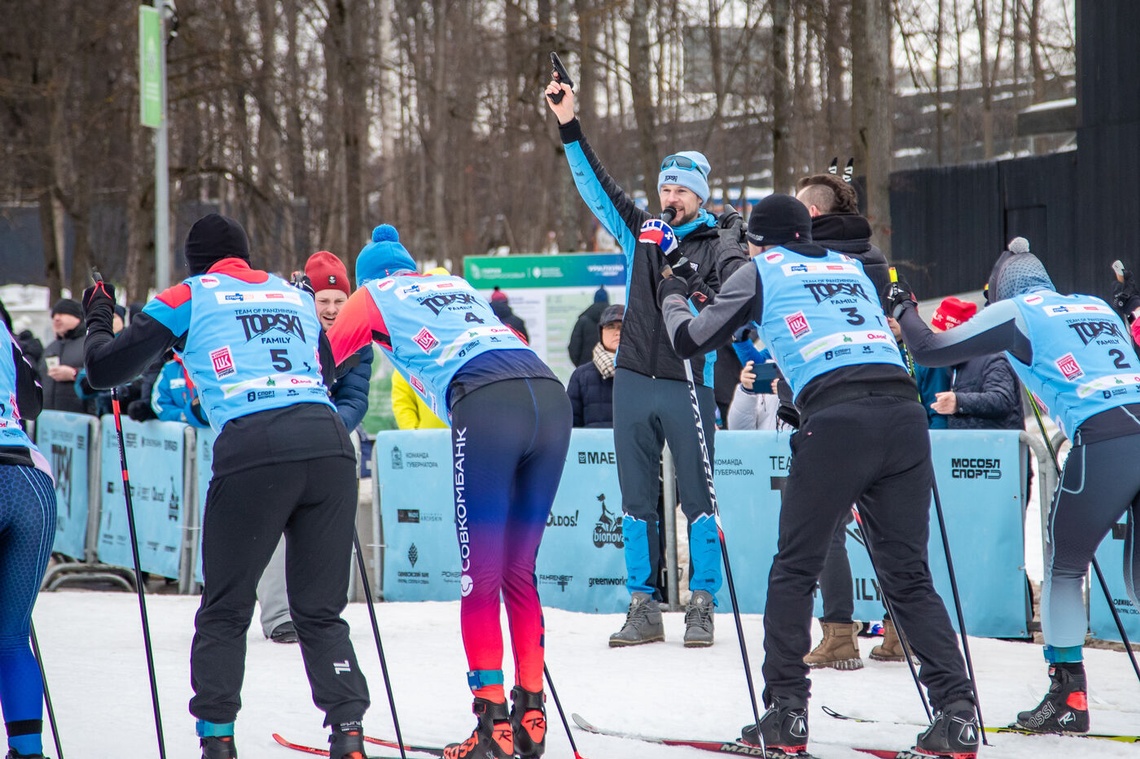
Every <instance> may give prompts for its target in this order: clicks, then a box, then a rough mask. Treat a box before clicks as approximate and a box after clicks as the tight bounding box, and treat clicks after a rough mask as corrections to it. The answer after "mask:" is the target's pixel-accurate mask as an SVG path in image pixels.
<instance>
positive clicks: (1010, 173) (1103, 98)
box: [891, 0, 1140, 297]
mask: <svg viewBox="0 0 1140 759" xmlns="http://www.w3.org/2000/svg"><path fill="white" fill-rule="evenodd" d="M1076 3H1077V4H1076V11H1077V100H1076V124H1075V126H1076V133H1077V149H1076V150H1071V151H1065V152H1060V153H1053V154H1050V155H1043V156H1033V157H1029V158H1018V159H1011V160H1006V161H994V162H987V163H977V164H970V165H965V166H953V167H944V168H932V169H919V170H914V171H900V172H895V173H893V174H892V175H891V218H892V223H893V239H892V257H893V259H894V263H895V265H896V266H898V268H899V271H900V273H901V275H902V276H904V277H905V278H906V279H907V280H908V281H909V282H910V283H911V284H912V285H913V286H914V288H915V289H916V290H917V291H918V294H919V296H920V297H936V296H939V295H942V294H946V293H953V292H964V291H969V290H977V289H979V288H980V287H981V286H982V284H983V283H984V282H985V280H986V279H987V277H988V276H989V272H990V268H991V267H992V266H993V263H994V261H995V260H996V259H997V256H998V254H999V253H1000V252H1001V250H1002V249H1003V247H1004V246H1005V243H1006V242H1008V241H1009V239H1010V238H1012V237H1014V236H1017V235H1021V236H1024V237H1025V238H1027V239H1028V240H1029V241H1030V245H1031V247H1032V249H1033V251H1034V252H1035V253H1037V254H1038V255H1039V256H1040V257H1041V259H1042V260H1043V261H1044V262H1045V264H1046V266H1047V267H1048V268H1049V273H1050V275H1051V276H1052V277H1053V280H1054V282H1055V283H1056V284H1057V287H1058V289H1059V290H1061V291H1062V292H1071V291H1076V292H1084V293H1090V294H1094V295H1100V296H1102V297H1103V296H1107V295H1108V294H1109V292H1110V289H1111V281H1112V272H1111V270H1110V268H1109V267H1110V265H1111V263H1112V261H1114V260H1115V259H1118V258H1119V259H1121V260H1123V261H1124V262H1125V264H1126V265H1128V266H1130V267H1131V268H1133V269H1135V270H1140V46H1137V45H1136V44H1135V41H1134V39H1133V37H1132V30H1135V29H1137V28H1140V3H1138V2H1135V0H1076ZM1070 108H1071V107H1070ZM1057 111H1058V115H1060V116H1062V118H1058V119H1056V123H1059V124H1063V123H1064V118H1063V115H1064V108H1058V109H1057ZM1040 116H1041V114H1037V118H1034V119H1027V120H1024V121H1025V122H1026V123H1030V122H1034V123H1041V122H1042V121H1043V120H1042V119H1041V118H1040ZM1021 121H1022V120H1019V123H1021ZM1070 128H1071V127H1070Z"/></svg>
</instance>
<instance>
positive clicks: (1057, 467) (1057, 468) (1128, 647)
mask: <svg viewBox="0 0 1140 759" xmlns="http://www.w3.org/2000/svg"><path fill="white" fill-rule="evenodd" d="M1025 394H1026V395H1027V396H1029V405H1030V406H1031V407H1032V408H1033V416H1034V417H1036V418H1037V426H1038V427H1039V428H1040V429H1041V438H1042V439H1043V440H1044V441H1045V447H1046V448H1047V449H1048V450H1049V455H1050V456H1051V457H1052V461H1053V471H1054V472H1056V473H1057V482H1058V484H1059V483H1060V480H1061V464H1060V462H1059V461H1057V451H1056V450H1054V448H1053V444H1052V443H1051V442H1049V436H1048V434H1046V432H1045V422H1044V421H1043V420H1042V419H1041V409H1040V407H1039V406H1038V405H1037V399H1036V398H1034V397H1033V393H1031V392H1030V391H1029V388H1025ZM1090 563H1091V564H1092V568H1093V572H1095V573H1096V579H1097V582H1098V583H1099V584H1100V589H1101V591H1103V592H1104V600H1105V601H1107V602H1108V610H1109V611H1110V612H1112V621H1113V622H1115V623H1116V629H1117V631H1119V632H1120V640H1121V642H1122V643H1124V650H1125V651H1127V652H1128V659H1129V661H1131V662H1132V670H1133V671H1134V672H1135V673H1136V678H1137V679H1138V680H1140V664H1137V662H1136V652H1134V651H1133V650H1132V641H1130V640H1129V639H1128V633H1127V632H1125V631H1124V622H1123V621H1122V620H1121V619H1120V614H1119V613H1117V611H1116V604H1114V603H1113V602H1112V591H1110V590H1109V589H1108V582H1107V581H1106V580H1105V579H1104V572H1102V571H1101V569H1100V562H1099V561H1097V560H1096V555H1095V554H1094V555H1093V557H1092V561H1091V562H1090Z"/></svg>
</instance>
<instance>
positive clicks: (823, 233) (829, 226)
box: [811, 213, 891, 297]
mask: <svg viewBox="0 0 1140 759" xmlns="http://www.w3.org/2000/svg"><path fill="white" fill-rule="evenodd" d="M811 239H812V242H814V243H815V244H816V245H821V246H823V247H824V248H827V249H828V250H834V251H835V252H836V253H845V254H847V255H849V256H851V257H852V258H854V259H856V260H858V261H859V262H861V263H862V264H863V271H864V272H865V273H866V274H867V276H868V277H870V278H871V282H872V283H873V284H874V285H875V292H877V293H878V294H879V297H882V295H883V290H884V289H885V288H886V286H887V284H888V283H889V282H890V278H891V277H890V266H889V265H888V264H887V258H886V256H884V255H883V251H881V250H879V248H878V247H877V246H875V245H872V244H871V222H869V221H867V219H866V218H865V217H863V216H860V215H859V214H857V213H825V214H823V215H822V216H817V217H815V218H814V219H812V220H811Z"/></svg>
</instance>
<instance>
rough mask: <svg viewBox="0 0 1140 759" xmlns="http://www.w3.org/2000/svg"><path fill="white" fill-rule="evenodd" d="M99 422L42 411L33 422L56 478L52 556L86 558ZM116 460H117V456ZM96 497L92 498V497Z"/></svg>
mask: <svg viewBox="0 0 1140 759" xmlns="http://www.w3.org/2000/svg"><path fill="white" fill-rule="evenodd" d="M97 430H98V421H97V420H96V419H95V418H94V417H92V416H89V415H87V414H72V413H68V412H64V411H44V412H42V413H41V414H40V416H39V419H37V420H36V446H37V447H38V448H39V449H40V452H41V453H42V454H43V455H44V456H45V457H46V458H47V460H48V461H50V462H51V471H52V475H53V476H54V477H55V497H56V521H55V544H54V545H53V547H52V551H53V552H54V553H61V554H63V555H64V556H69V557H71V558H73V559H77V560H79V561H83V560H85V559H87V558H88V556H87V551H86V549H87V532H88V530H87V527H88V525H87V521H88V516H89V514H90V508H91V506H92V503H94V504H95V505H96V507H97V506H98V503H99V501H98V497H97V496H98V494H97V493H92V492H91V491H92V488H91V487H90V476H89V475H90V474H91V473H92V472H91V470H92V468H93V467H92V457H95V458H94V463H95V464H96V465H97V464H98V446H97V445H93V443H95V442H96V436H97V434H98V432H97ZM115 460H116V461H118V455H117V454H116V457H115ZM93 495H94V496H96V497H95V498H92V496H93Z"/></svg>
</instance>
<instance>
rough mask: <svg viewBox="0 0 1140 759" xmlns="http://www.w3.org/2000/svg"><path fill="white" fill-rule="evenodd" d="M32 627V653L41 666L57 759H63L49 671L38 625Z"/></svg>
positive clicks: (33, 624)
mask: <svg viewBox="0 0 1140 759" xmlns="http://www.w3.org/2000/svg"><path fill="white" fill-rule="evenodd" d="M31 625H32V635H31V638H32V653H33V654H34V655H35V657H36V663H37V664H38V665H39V666H40V679H41V680H43V683H44V703H45V704H47V713H48V724H50V725H51V737H52V739H53V740H55V753H56V755H57V759H63V746H61V745H60V743H59V725H58V724H57V723H56V721H55V708H54V707H52V705H51V692H50V691H48V682H47V670H45V669H44V660H43V657H42V656H40V642H39V641H38V640H37V639H36V624H35V622H32V623H31Z"/></svg>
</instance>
